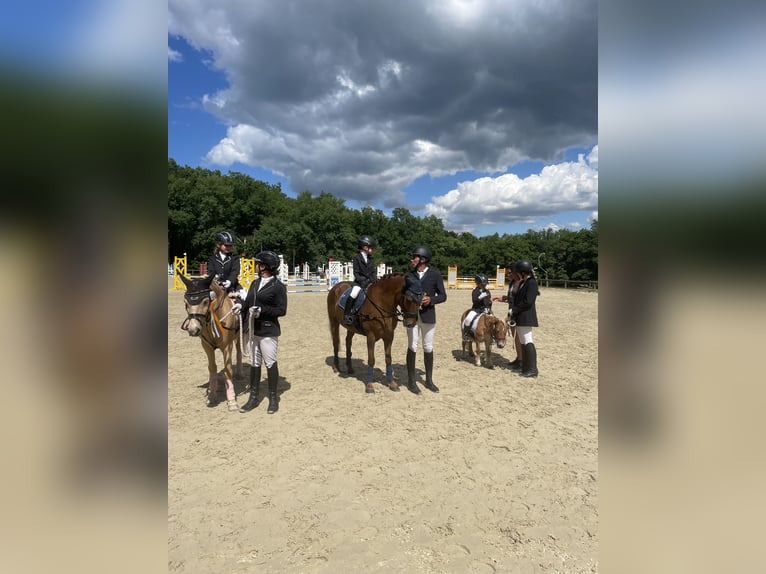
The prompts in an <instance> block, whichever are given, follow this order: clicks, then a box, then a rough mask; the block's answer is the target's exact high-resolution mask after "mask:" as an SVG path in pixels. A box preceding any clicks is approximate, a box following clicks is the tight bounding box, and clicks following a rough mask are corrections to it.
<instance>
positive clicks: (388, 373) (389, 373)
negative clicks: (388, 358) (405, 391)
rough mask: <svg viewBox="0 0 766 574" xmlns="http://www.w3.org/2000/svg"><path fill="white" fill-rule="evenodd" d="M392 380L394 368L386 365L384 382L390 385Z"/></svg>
mask: <svg viewBox="0 0 766 574" xmlns="http://www.w3.org/2000/svg"><path fill="white" fill-rule="evenodd" d="M393 380H394V366H393V365H386V381H387V382H389V383H391V382H393Z"/></svg>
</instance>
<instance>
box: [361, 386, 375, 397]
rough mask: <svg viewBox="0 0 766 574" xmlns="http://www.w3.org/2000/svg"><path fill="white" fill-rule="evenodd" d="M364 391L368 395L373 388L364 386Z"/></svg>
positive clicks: (373, 390) (372, 391)
mask: <svg viewBox="0 0 766 574" xmlns="http://www.w3.org/2000/svg"><path fill="white" fill-rule="evenodd" d="M364 392H365V393H367V394H368V395H370V394H372V393H374V392H375V389H373V388H372V387H366V388H365V389H364Z"/></svg>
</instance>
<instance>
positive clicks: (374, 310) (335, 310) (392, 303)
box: [327, 273, 423, 393]
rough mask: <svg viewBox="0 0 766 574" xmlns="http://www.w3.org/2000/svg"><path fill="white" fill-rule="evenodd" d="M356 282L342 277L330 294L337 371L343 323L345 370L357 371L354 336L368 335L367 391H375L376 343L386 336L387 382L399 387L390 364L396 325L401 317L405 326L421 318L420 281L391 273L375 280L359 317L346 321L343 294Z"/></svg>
mask: <svg viewBox="0 0 766 574" xmlns="http://www.w3.org/2000/svg"><path fill="white" fill-rule="evenodd" d="M352 285H353V283H351V282H350V281H343V282H341V283H338V284H336V285H335V286H333V288H332V289H330V292H329V293H328V294H327V316H328V318H329V319H330V333H331V334H332V349H333V366H332V370H333V372H334V373H337V372H339V370H340V367H339V361H338V348H339V347H340V326H341V325H343V326H344V327H345V328H346V329H347V332H346V370H347V371H348V374H349V375H352V374H354V369H353V367H352V366H351V340H352V339H353V338H354V335H355V334H359V335H362V336H363V337H366V338H367V382H366V383H365V392H367V393H374V392H375V390H374V389H373V388H372V376H373V373H374V370H375V343H376V341H378V340H380V339H383V349H384V350H385V353H386V382H387V383H388V388H389V389H391V390H392V391H398V390H399V385H398V384H397V383H396V381H394V373H393V367H392V366H391V343H392V342H393V340H394V329H396V325H397V323H398V322H399V321H400V320H401V321H402V322H403V323H404V326H405V327H412V326H414V325H415V324H416V323H417V322H418V310H419V309H420V300H421V299H422V298H423V293H422V288H421V286H420V281H419V280H418V279H417V277H414V276H413V275H410V274H408V275H405V274H403V273H391V274H389V275H384V276H383V277H380V278H379V279H377V280H376V281H374V282H372V283H371V284H370V286H369V287H368V288H367V296H366V298H365V300H364V304H363V305H362V307H361V308H360V309H359V313H358V317H357V318H356V319H355V321H354V323H353V324H351V325H346V324H344V323H343V309H342V308H341V307H340V306H339V305H338V301H339V300H340V298H341V295H343V293H344V292H345V291H346V290H347V289H350V288H351V286H352Z"/></svg>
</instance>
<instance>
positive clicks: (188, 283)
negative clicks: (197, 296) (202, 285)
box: [178, 273, 191, 289]
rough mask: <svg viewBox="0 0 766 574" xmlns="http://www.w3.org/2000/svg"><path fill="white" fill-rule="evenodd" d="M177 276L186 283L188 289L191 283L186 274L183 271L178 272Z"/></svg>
mask: <svg viewBox="0 0 766 574" xmlns="http://www.w3.org/2000/svg"><path fill="white" fill-rule="evenodd" d="M178 276H179V277H180V278H181V282H182V283H183V284H184V285H186V288H187V289H189V286H190V285H191V280H190V279H187V277H186V275H184V274H183V273H179V274H178Z"/></svg>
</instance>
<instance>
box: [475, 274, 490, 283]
mask: <svg viewBox="0 0 766 574" xmlns="http://www.w3.org/2000/svg"><path fill="white" fill-rule="evenodd" d="M473 279H474V281H476V283H478V284H479V285H486V284H487V283H489V277H487V276H486V274H484V273H477V274H476V277H474V278H473Z"/></svg>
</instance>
